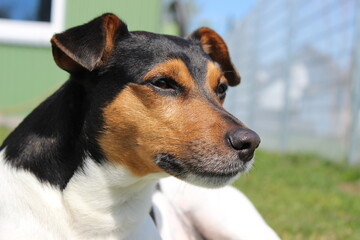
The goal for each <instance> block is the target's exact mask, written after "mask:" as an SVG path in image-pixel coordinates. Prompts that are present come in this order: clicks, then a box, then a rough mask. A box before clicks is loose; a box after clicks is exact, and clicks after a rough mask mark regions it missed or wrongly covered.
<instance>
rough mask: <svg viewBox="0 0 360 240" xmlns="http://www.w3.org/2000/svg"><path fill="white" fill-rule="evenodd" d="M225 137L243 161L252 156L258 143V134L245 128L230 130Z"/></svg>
mask: <svg viewBox="0 0 360 240" xmlns="http://www.w3.org/2000/svg"><path fill="white" fill-rule="evenodd" d="M227 139H228V141H229V143H230V145H231V147H232V148H233V149H235V150H237V151H238V154H239V158H240V160H242V161H244V162H247V161H250V160H251V159H252V158H253V156H254V151H255V149H256V148H257V147H258V146H259V144H260V137H259V135H257V133H256V132H254V131H252V130H250V129H246V128H239V129H236V130H234V131H232V132H230V133H229V134H228V136H227Z"/></svg>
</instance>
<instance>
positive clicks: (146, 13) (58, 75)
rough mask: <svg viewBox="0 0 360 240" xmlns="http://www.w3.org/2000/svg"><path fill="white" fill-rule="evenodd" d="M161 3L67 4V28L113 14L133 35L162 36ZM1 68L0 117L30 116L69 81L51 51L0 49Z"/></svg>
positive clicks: (70, 0)
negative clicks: (40, 104)
mask: <svg viewBox="0 0 360 240" xmlns="http://www.w3.org/2000/svg"><path fill="white" fill-rule="evenodd" d="M160 1H161V0H103V1H96V0H67V1H66V11H65V26H66V27H65V28H69V27H73V26H76V25H80V24H83V23H85V22H88V21H89V20H91V19H92V18H94V17H97V16H99V15H101V14H103V13H105V12H112V13H115V14H116V15H118V16H119V17H120V18H121V19H122V20H123V21H125V22H126V23H127V25H128V27H129V30H131V31H132V30H145V31H151V32H160V4H161V3H160ZM49 40H50V39H49ZM0 66H1V70H0V117H1V116H4V115H24V114H26V113H28V112H29V111H31V110H32V109H33V108H34V107H36V105H38V104H39V103H40V102H41V101H42V100H43V99H45V98H46V97H47V96H48V95H50V94H51V93H52V92H54V91H55V90H56V89H57V88H58V87H59V86H60V85H61V84H62V83H63V82H64V81H65V80H67V78H68V74H67V73H66V72H64V71H62V70H61V69H60V68H58V67H57V66H56V64H55V63H54V61H53V58H52V54H51V48H50V47H29V46H19V45H0Z"/></svg>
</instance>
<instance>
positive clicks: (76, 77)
mask: <svg viewBox="0 0 360 240" xmlns="http://www.w3.org/2000/svg"><path fill="white" fill-rule="evenodd" d="M52 46H53V54H54V59H55V61H56V63H57V65H58V66H59V67H61V68H62V69H64V70H66V71H68V72H69V73H70V74H71V81H78V82H79V83H80V84H82V85H83V86H84V88H86V89H87V92H88V93H89V94H88V98H89V102H90V106H87V107H88V113H87V116H86V117H85V119H86V122H85V124H84V128H85V129H91V130H92V132H93V133H94V135H93V136H92V135H91V133H89V134H88V137H89V138H90V139H91V138H95V142H94V144H95V145H97V146H98V148H99V149H100V152H101V155H102V157H103V158H104V159H106V160H107V161H110V162H112V163H114V164H116V165H120V166H122V167H124V168H126V169H128V170H129V171H131V172H132V173H133V174H134V175H137V176H145V175H147V174H150V173H157V172H163V171H165V172H167V173H169V174H171V175H173V176H176V177H178V178H180V179H183V180H185V181H188V182H190V183H194V184H198V185H205V186H208V187H218V186H222V185H224V184H226V183H228V182H229V181H231V180H232V179H234V177H235V176H236V175H238V173H240V172H244V171H246V170H247V169H248V168H249V167H250V166H251V164H252V159H253V154H254V151H255V149H256V148H257V147H258V145H259V143H260V139H259V137H258V135H257V134H256V133H255V132H253V131H252V130H250V129H248V128H247V127H246V126H245V125H244V124H243V123H241V122H240V121H239V120H238V119H236V118H235V117H234V116H232V115H231V114H230V113H228V112H227V111H226V110H224V108H223V107H222V104H223V102H224V100H225V96H226V90H227V87H228V86H235V85H237V84H239V82H240V77H239V75H238V73H237V72H236V70H235V69H234V67H233V64H232V62H231V60H230V56H229V53H228V49H227V46H226V45H225V43H224V41H223V40H222V39H221V37H220V36H219V35H218V34H217V33H215V32H214V31H213V30H211V29H208V28H200V29H198V30H197V31H195V32H194V33H193V34H191V35H190V36H189V37H188V38H187V39H183V38H179V37H174V36H166V35H159V34H153V33H148V32H129V31H128V30H127V26H126V25H125V24H124V23H123V22H122V21H121V20H120V19H119V18H117V17H116V16H115V15H112V14H104V15H103V16H101V17H98V18H96V19H94V20H92V21H91V22H89V23H87V24H85V25H82V26H78V27H75V28H72V29H69V30H67V31H65V32H63V33H61V34H56V35H55V36H54V37H53V38H52ZM89 132H91V131H90V130H89Z"/></svg>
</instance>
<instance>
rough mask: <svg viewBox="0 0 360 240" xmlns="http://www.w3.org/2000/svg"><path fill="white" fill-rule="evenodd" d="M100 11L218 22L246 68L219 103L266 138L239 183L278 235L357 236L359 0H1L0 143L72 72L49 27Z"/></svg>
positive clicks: (182, 32)
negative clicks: (58, 58) (63, 66)
mask: <svg viewBox="0 0 360 240" xmlns="http://www.w3.org/2000/svg"><path fill="white" fill-rule="evenodd" d="M104 12H113V13H115V14H117V15H118V16H119V17H120V18H122V19H123V20H124V21H125V22H126V23H127V24H128V26H129V29H130V30H146V31H151V32H157V33H164V34H173V35H179V36H186V35H187V34H189V33H191V32H192V31H194V30H195V29H197V28H198V27H200V26H208V27H211V28H213V29H214V30H216V31H217V32H218V33H219V34H221V35H222V36H223V38H224V40H225V41H226V42H227V44H228V47H229V49H230V53H231V56H232V59H233V62H234V63H235V65H236V67H237V69H238V70H239V73H240V75H241V76H242V83H241V85H240V86H239V87H237V88H233V89H230V91H229V94H228V97H227V100H226V104H225V108H227V109H228V110H229V111H230V112H232V113H234V115H236V116H237V117H238V118H239V119H241V120H242V121H243V122H244V123H246V124H247V125H248V126H250V127H251V128H252V129H254V130H255V131H257V132H258V133H259V135H260V136H261V138H262V143H261V150H260V151H259V152H258V155H257V161H256V164H255V167H254V169H253V170H252V171H251V172H250V173H249V174H248V175H247V176H244V177H242V178H241V179H240V180H239V181H238V182H236V183H235V186H237V187H239V188H240V189H241V190H242V191H243V192H245V193H246V194H247V195H248V197H249V198H250V199H251V200H252V201H253V202H254V204H255V205H256V206H257V207H258V208H259V210H260V212H261V213H262V214H263V215H264V218H265V219H266V220H267V222H268V223H269V224H270V225H271V226H272V227H273V228H274V229H275V230H276V231H277V232H278V233H279V235H280V236H281V237H282V238H283V239H307V240H309V239H316V240H318V239H326V240H332V239H341V240H345V239H350V240H351V239H354V240H355V239H360V227H359V226H360V168H359V166H360V111H359V110H360V38H359V36H360V1H359V0H321V1H320V0H318V1H311V0H273V1H266V0H242V1H237V0H224V1H216V0H207V1H206V0H143V1H142V0H131V1H130V0H129V1H126V0H104V1H95V0H0V66H1V71H0V143H1V142H2V140H3V138H4V137H5V136H6V135H7V134H8V133H9V131H10V130H11V129H12V128H14V127H15V126H16V125H17V124H18V123H19V121H21V119H22V118H23V117H24V116H25V115H26V114H28V113H29V112H30V111H31V110H32V109H33V108H34V107H36V106H37V105H38V104H39V103H40V102H41V101H42V100H44V98H46V97H47V96H48V95H50V94H51V93H52V92H53V91H55V90H56V89H57V88H58V87H59V86H60V85H61V84H62V83H64V81H65V80H66V79H67V78H68V75H67V73H65V72H63V71H62V70H60V69H59V68H58V67H57V66H56V65H55V63H54V62H53V60H52V54H51V49H50V45H49V39H50V38H51V36H52V35H53V34H54V33H55V32H60V31H62V30H64V29H66V28H69V27H72V26H76V25H79V24H82V23H85V22H87V21H89V20H90V19H92V18H94V17H96V16H98V15H101V14H102V13H104Z"/></svg>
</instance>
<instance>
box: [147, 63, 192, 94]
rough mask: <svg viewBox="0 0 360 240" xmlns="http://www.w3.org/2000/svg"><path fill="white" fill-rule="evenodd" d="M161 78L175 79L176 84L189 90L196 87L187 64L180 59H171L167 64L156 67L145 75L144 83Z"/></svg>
mask: <svg viewBox="0 0 360 240" xmlns="http://www.w3.org/2000/svg"><path fill="white" fill-rule="evenodd" d="M159 76H164V77H170V78H173V79H174V80H175V81H176V82H178V83H179V84H181V85H182V86H183V87H185V88H187V89H190V88H194V87H195V83H194V80H193V78H192V76H191V74H190V73H189V71H188V69H187V67H186V65H185V63H184V62H183V61H181V60H180V59H171V60H169V61H167V62H165V63H162V64H159V65H157V66H155V67H154V68H153V69H152V70H151V71H150V72H148V73H147V74H146V75H145V77H144V81H149V80H151V79H153V78H155V77H159Z"/></svg>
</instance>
